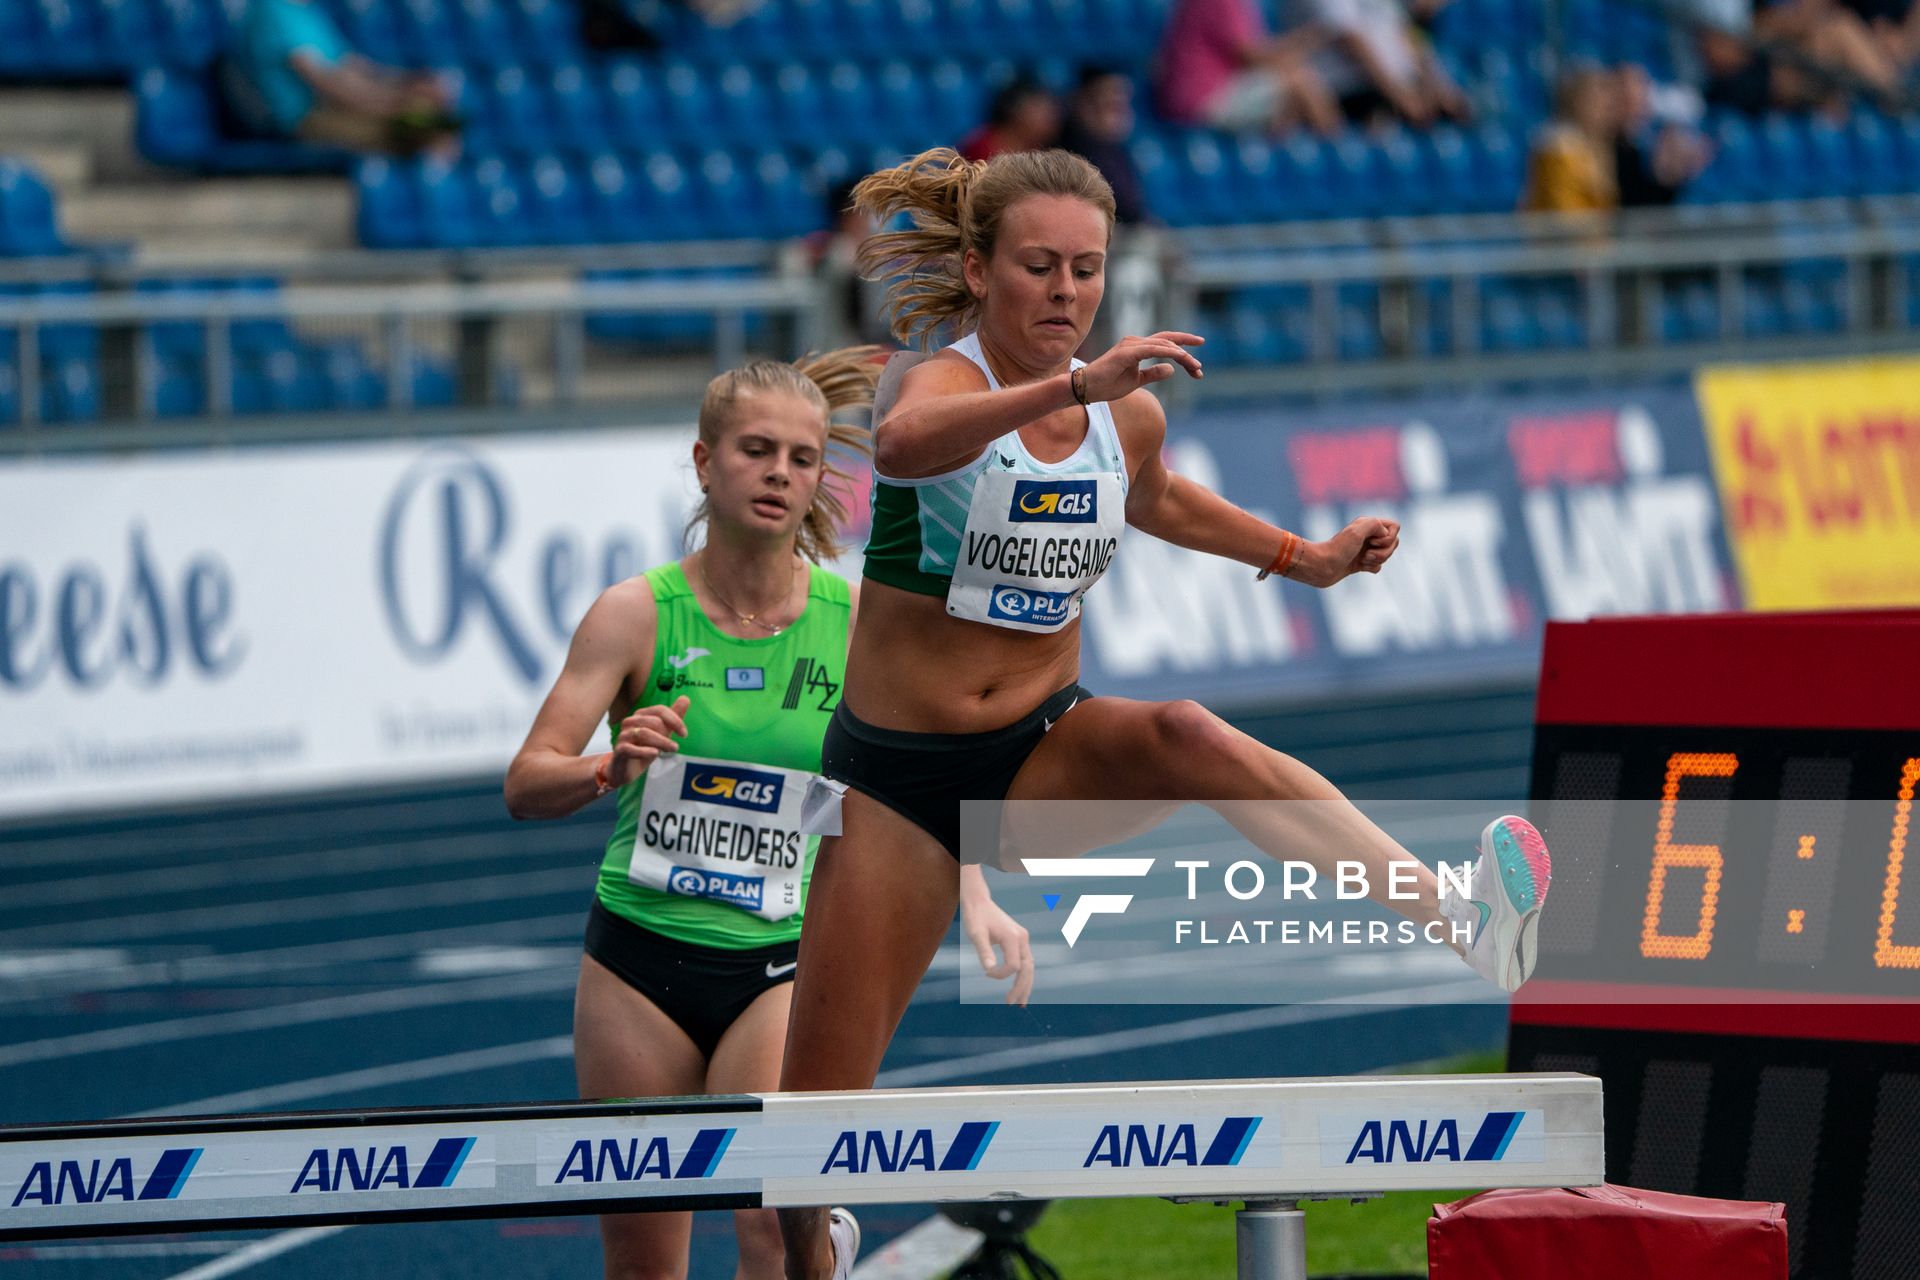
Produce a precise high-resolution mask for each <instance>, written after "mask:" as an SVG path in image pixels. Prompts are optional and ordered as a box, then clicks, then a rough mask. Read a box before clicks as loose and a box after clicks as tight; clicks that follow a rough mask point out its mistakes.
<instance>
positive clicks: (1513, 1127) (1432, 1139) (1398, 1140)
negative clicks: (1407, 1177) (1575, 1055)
mask: <svg viewBox="0 0 1920 1280" xmlns="http://www.w3.org/2000/svg"><path fill="white" fill-rule="evenodd" d="M1526 1116H1527V1113H1526V1112H1524V1111H1489V1112H1487V1114H1486V1118H1485V1119H1483V1120H1481V1121H1480V1123H1479V1125H1478V1126H1477V1127H1476V1128H1475V1129H1474V1133H1473V1139H1472V1141H1470V1142H1468V1143H1467V1144H1466V1147H1465V1149H1464V1150H1463V1149H1462V1148H1461V1145H1460V1126H1459V1124H1458V1122H1456V1121H1455V1120H1454V1119H1453V1117H1451V1116H1448V1117H1445V1118H1443V1119H1440V1120H1437V1121H1433V1122H1431V1123H1429V1121H1427V1120H1424V1119H1423V1120H1420V1121H1418V1122H1415V1121H1413V1120H1368V1121H1366V1122H1365V1123H1363V1124H1362V1125H1361V1126H1360V1132H1359V1133H1358V1134H1357V1135H1356V1136H1355V1137H1354V1140H1353V1145H1352V1147H1350V1148H1349V1149H1348V1150H1347V1159H1346V1163H1348V1164H1355V1163H1371V1164H1432V1163H1434V1162H1435V1161H1446V1162H1449V1163H1455V1164H1457V1163H1460V1162H1461V1161H1466V1160H1500V1159H1504V1158H1505V1157H1506V1154H1507V1147H1508V1146H1509V1145H1510V1144H1511V1143H1512V1142H1513V1138H1514V1135H1515V1134H1517V1133H1519V1132H1520V1123H1521V1121H1523V1120H1525V1119H1526Z"/></svg>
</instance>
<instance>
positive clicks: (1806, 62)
mask: <svg viewBox="0 0 1920 1280" xmlns="http://www.w3.org/2000/svg"><path fill="white" fill-rule="evenodd" d="M1718 9H1719V12H1718V15H1717V16H1718V19H1719V22H1720V24H1721V25H1719V26H1714V27H1702V28H1701V29H1700V31H1699V33H1698V45H1699V50H1700V61H1701V63H1702V66H1703V68H1704V69H1705V71H1706V86H1705V92H1706V98H1707V101H1708V102H1710V103H1712V104H1714V105H1715V106H1720V107H1726V108H1729V109H1731V110H1734V111H1741V112H1745V113H1746V114H1748V115H1762V114H1765V113H1766V112H1768V111H1771V110H1775V109H1780V110H1788V111H1794V110H1811V109H1814V108H1819V109H1822V110H1826V111H1830V112H1834V113H1836V114H1839V113H1844V112H1845V111H1846V109H1847V98H1848V93H1847V90H1846V88H1844V87H1842V85H1841V84H1838V83H1835V79H1836V78H1838V80H1840V81H1844V82H1847V83H1849V84H1851V85H1855V86H1859V87H1861V88H1864V89H1866V90H1867V91H1868V92H1870V93H1872V94H1873V95H1874V96H1875V97H1877V98H1879V99H1880V100H1882V101H1883V102H1886V103H1888V104H1889V105H1895V106H1897V105H1898V103H1899V101H1900V98H1901V75H1902V67H1901V63H1900V61H1899V60H1898V58H1897V57H1896V56H1895V55H1896V53H1897V50H1896V49H1895V48H1894V47H1893V46H1890V45H1889V46H1883V45H1881V44H1880V43H1879V42H1878V41H1877V40H1876V38H1875V35H1874V32H1873V31H1872V29H1870V28H1869V27H1868V25H1867V23H1866V22H1865V21H1863V20H1862V19H1861V17H1860V15H1859V14H1858V13H1855V12H1854V11H1853V10H1851V9H1849V8H1845V7H1843V6H1842V5H1841V4H1839V3H1838V2H1837V0H1773V2H1771V3H1769V0H1758V2H1757V3H1755V2H1754V0H1728V2H1727V3H1725V4H1722V5H1720V6H1718ZM1822 71H1825V72H1828V73H1830V74H1828V75H1822V74H1820V73H1821V72H1822Z"/></svg>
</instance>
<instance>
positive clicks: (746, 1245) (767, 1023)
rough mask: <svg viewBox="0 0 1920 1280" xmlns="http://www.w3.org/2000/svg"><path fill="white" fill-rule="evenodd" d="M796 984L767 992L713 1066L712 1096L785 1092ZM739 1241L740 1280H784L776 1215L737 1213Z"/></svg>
mask: <svg viewBox="0 0 1920 1280" xmlns="http://www.w3.org/2000/svg"><path fill="white" fill-rule="evenodd" d="M792 1001H793V984H792V983H791V982H783V983H781V984H780V985H779V986H777V987H773V988H771V989H769V990H766V991H762V992H761V993H760V995H759V998H757V999H756V1000H754V1002H753V1003H752V1004H750V1005H748V1006H747V1007H746V1009H745V1010H744V1011H742V1013H741V1014H740V1016H739V1017H738V1018H735V1019H734V1020H733V1025H732V1026H730V1027H728V1028H727V1030H726V1034H724V1035H722V1036H721V1037H720V1043H719V1044H718V1045H715V1046H714V1050H713V1057H712V1059H711V1060H710V1061H709V1062H708V1063H707V1092H708V1093H771V1092H773V1091H774V1090H775V1089H778V1088H779V1087H780V1057H781V1054H782V1053H783V1052H784V1051H785V1049H786V1044H787V1009H788V1007H789V1006H790V1005H791V1003H792ZM733 1234H734V1238H735V1239H737V1240H738V1241H739V1242H740V1268H739V1270H738V1271H736V1272H735V1273H734V1280H779V1277H780V1275H781V1274H782V1267H781V1257H782V1252H781V1247H780V1220H779V1219H778V1218H777V1217H775V1216H774V1212H773V1210H771V1209H736V1210H735V1211H734V1214H733Z"/></svg>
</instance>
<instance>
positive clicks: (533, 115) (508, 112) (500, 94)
mask: <svg viewBox="0 0 1920 1280" xmlns="http://www.w3.org/2000/svg"><path fill="white" fill-rule="evenodd" d="M490 88H491V90H492V92H491V94H490V95H489V96H488V99H487V101H488V106H489V108H490V114H491V116H492V132H493V141H494V145H495V146H497V147H499V148H500V149H501V150H503V151H538V150H541V149H542V148H545V147H548V146H551V145H552V141H553V137H554V128H553V123H552V121H551V120H550V119H549V117H548V114H547V103H546V95H545V93H544V92H543V91H542V86H541V85H540V84H539V83H537V82H536V81H535V80H534V78H533V77H531V76H529V75H528V74H527V72H526V69H525V68H524V67H518V66H510V67H502V68H500V69H499V70H498V71H496V72H494V73H493V79H492V82H491V85H490Z"/></svg>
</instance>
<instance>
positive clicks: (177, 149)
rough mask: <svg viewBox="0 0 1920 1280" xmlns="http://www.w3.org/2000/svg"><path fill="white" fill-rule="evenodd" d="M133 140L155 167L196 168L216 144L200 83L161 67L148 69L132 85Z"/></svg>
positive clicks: (206, 158)
mask: <svg viewBox="0 0 1920 1280" xmlns="http://www.w3.org/2000/svg"><path fill="white" fill-rule="evenodd" d="M134 93H135V113H134V141H135V143H136V145H137V146H138V147H139V149H140V154H141V155H143V156H145V157H146V158H147V159H149V160H152V161H153V162H154V163H156V164H167V165H179V166H181V167H184V168H198V167H200V166H201V165H202V164H204V163H205V162H206V161H207V160H208V159H209V158H210V157H211V156H212V154H213V151H214V149H215V147H217V146H218V145H219V135H218V134H216V133H215V131H214V125H213V108H212V104H211V103H210V102H209V101H208V100H207V96H206V92H205V90H204V89H203V87H202V86H201V84H200V82H199V81H198V80H197V79H195V78H192V77H190V76H187V75H184V74H182V73H180V72H177V71H170V70H168V69H167V68H165V67H148V68H147V69H146V70H145V71H142V72H141V73H140V79H139V80H138V81H137V82H136V85H135V89H134Z"/></svg>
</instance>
